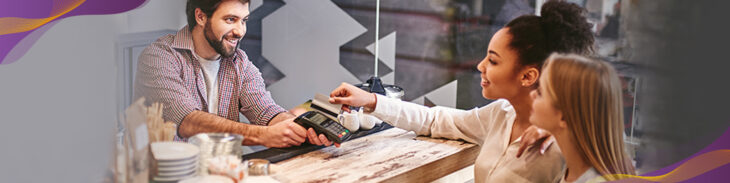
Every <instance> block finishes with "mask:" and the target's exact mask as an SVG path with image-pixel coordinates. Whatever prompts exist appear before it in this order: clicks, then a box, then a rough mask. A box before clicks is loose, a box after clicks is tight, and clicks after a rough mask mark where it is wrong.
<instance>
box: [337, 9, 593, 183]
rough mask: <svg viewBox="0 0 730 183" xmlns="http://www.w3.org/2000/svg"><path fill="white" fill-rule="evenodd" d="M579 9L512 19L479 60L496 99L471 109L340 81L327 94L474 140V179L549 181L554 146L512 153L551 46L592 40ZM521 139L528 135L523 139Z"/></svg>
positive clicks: (402, 123) (400, 123) (573, 48)
mask: <svg viewBox="0 0 730 183" xmlns="http://www.w3.org/2000/svg"><path fill="white" fill-rule="evenodd" d="M583 12H584V9H582V8H581V7H579V6H577V5H575V4H572V3H567V2H562V1H549V2H546V3H545V4H543V6H542V9H541V16H535V15H523V16H520V17H518V18H516V19H514V20H512V21H510V22H509V23H508V24H507V25H506V26H505V27H504V28H502V29H500V30H499V31H497V33H495V34H494V36H492V39H491V40H490V41H489V46H488V48H487V50H486V51H487V56H486V57H485V58H484V60H482V62H480V63H479V65H478V66H477V69H478V70H479V71H480V72H481V78H482V81H481V83H480V84H481V86H482V96H483V97H484V98H487V99H494V100H496V101H494V102H492V103H490V104H488V105H486V106H482V107H479V108H474V109H471V110H459V109H453V108H446V107H433V108H428V107H424V106H422V105H418V104H413V103H409V102H403V101H399V100H394V99H390V98H387V97H383V96H381V95H374V94H372V93H368V92H365V91H363V90H360V89H359V88H356V87H354V86H352V85H350V84H346V83H343V84H342V85H341V86H340V87H338V88H337V89H335V90H334V91H332V93H331V94H330V97H332V98H330V102H331V103H339V104H346V105H349V106H364V107H365V108H366V112H370V114H372V115H374V116H376V117H378V118H380V119H382V120H383V121H385V122H388V123H390V124H391V125H393V126H395V127H398V128H402V129H405V130H410V131H414V132H416V134H418V135H426V136H431V137H436V138H448V139H463V140H465V141H468V142H471V143H475V144H478V145H480V148H481V150H480V152H479V156H478V157H477V159H476V162H474V165H475V167H474V180H475V182H480V183H481V182H549V181H552V180H555V179H556V178H557V177H559V176H560V173H561V172H560V170H562V167H563V163H562V160H561V157H560V153H559V152H558V151H557V148H554V147H553V148H548V149H547V150H546V151H545V152H544V155H543V154H541V152H540V151H539V150H538V149H540V148H530V149H528V150H527V151H525V152H524V153H523V154H522V156H521V157H519V158H518V157H517V154H518V152H519V149H520V145H521V143H523V141H522V140H523V139H522V138H521V137H520V136H521V135H522V134H523V133H524V132H525V131H526V130H527V129H528V127H530V126H531V124H530V122H529V117H530V111H531V109H532V98H530V92H531V91H532V90H533V89H535V87H536V83H537V80H538V78H539V76H540V68H542V64H543V62H544V61H545V59H546V58H547V57H548V56H549V55H550V53H553V52H561V53H581V54H583V53H587V52H590V50H591V46H592V45H593V35H592V33H591V31H590V29H591V25H590V24H589V23H588V22H587V21H586V19H585V17H584V16H583V14H582V13H583ZM525 141H527V140H525Z"/></svg>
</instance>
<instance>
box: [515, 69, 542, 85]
mask: <svg viewBox="0 0 730 183" xmlns="http://www.w3.org/2000/svg"><path fill="white" fill-rule="evenodd" d="M539 78H540V70H538V69H537V68H535V67H527V69H525V70H524V71H522V74H520V84H521V85H522V86H524V87H529V86H532V85H533V84H535V83H536V82H537V79H539Z"/></svg>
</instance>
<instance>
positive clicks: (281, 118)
mask: <svg viewBox="0 0 730 183" xmlns="http://www.w3.org/2000/svg"><path fill="white" fill-rule="evenodd" d="M294 117H296V116H294V114H292V113H291V112H282V113H279V114H277V115H276V116H274V117H273V118H271V120H270V121H269V126H271V125H274V124H276V123H279V122H282V121H284V120H285V119H291V118H294Z"/></svg>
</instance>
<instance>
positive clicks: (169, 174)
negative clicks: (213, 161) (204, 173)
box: [157, 167, 198, 178]
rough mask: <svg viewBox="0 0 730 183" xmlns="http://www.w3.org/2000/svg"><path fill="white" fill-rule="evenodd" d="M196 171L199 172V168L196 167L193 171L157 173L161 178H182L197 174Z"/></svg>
mask: <svg viewBox="0 0 730 183" xmlns="http://www.w3.org/2000/svg"><path fill="white" fill-rule="evenodd" d="M196 170H198V169H197V167H194V168H193V169H188V170H181V171H172V172H157V177H160V178H166V177H180V176H185V175H189V174H190V173H195V171H196Z"/></svg>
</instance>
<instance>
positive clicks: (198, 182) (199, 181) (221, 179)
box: [178, 175, 233, 183]
mask: <svg viewBox="0 0 730 183" xmlns="http://www.w3.org/2000/svg"><path fill="white" fill-rule="evenodd" d="M208 182H217V183H233V179H231V178H228V177H225V176H220V175H205V176H198V177H193V178H189V179H184V180H181V181H180V182H178V183H208Z"/></svg>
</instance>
